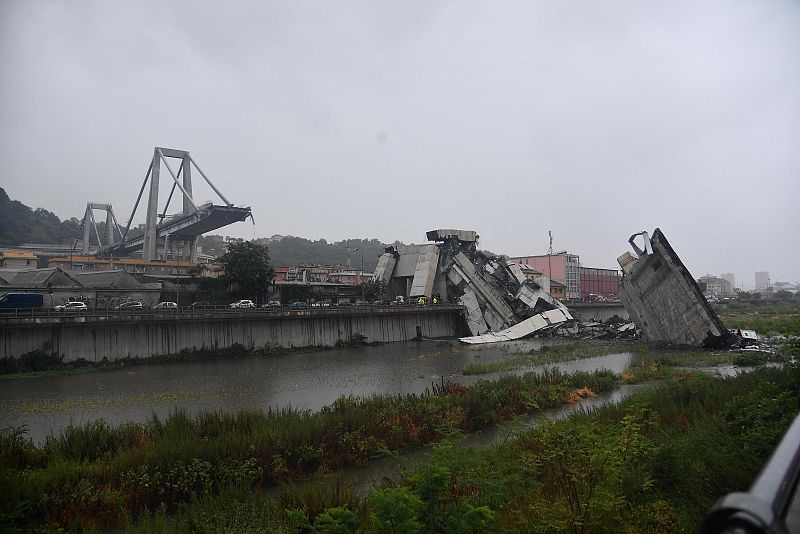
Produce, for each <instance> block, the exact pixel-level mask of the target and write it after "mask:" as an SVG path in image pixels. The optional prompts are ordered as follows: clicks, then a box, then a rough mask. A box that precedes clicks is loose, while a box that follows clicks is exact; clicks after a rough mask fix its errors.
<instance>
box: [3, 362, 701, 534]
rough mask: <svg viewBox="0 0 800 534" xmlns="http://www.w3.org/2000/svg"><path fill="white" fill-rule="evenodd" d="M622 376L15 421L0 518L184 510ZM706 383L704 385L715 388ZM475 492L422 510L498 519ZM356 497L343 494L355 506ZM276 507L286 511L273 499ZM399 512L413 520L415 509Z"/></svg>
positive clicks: (366, 521) (546, 375)
mask: <svg viewBox="0 0 800 534" xmlns="http://www.w3.org/2000/svg"><path fill="white" fill-rule="evenodd" d="M645 367H646V369H645V370H643V371H641V372H637V373H638V374H636V377H634V378H633V379H635V378H637V377H638V378H643V379H649V378H652V377H653V376H656V375H657V373H656V371H654V370H653V368H652V367H651V366H649V365H648V366H645ZM656 370H657V369H656ZM619 383H620V377H619V376H617V375H615V374H614V373H611V372H609V371H597V372H594V373H585V372H578V373H572V374H566V373H563V372H560V371H559V370H557V369H550V370H547V371H545V372H543V373H528V374H525V375H523V376H506V377H501V378H500V379H498V380H496V381H478V382H476V383H475V384H474V385H472V386H470V387H467V386H463V385H458V386H456V385H443V386H442V387H439V388H433V389H432V390H431V391H428V392H426V393H424V394H421V395H395V396H384V397H380V396H372V397H367V398H357V397H342V398H340V399H338V400H337V401H335V402H334V403H333V404H331V405H330V406H327V407H325V408H323V409H322V410H320V411H319V412H316V413H312V412H309V411H298V410H291V409H278V410H275V409H269V410H266V411H264V412H260V411H243V412H239V413H221V412H206V413H201V414H198V415H194V416H190V415H188V414H187V413H186V412H184V411H180V410H178V411H174V412H172V413H170V414H169V415H168V416H167V417H165V418H161V417H158V416H157V415H155V414H153V415H152V416H151V418H150V419H149V420H148V421H147V422H145V423H141V424H140V423H125V424H122V425H119V426H111V425H108V424H107V423H106V422H104V421H94V422H91V423H87V424H85V425H82V426H72V427H69V428H67V429H65V430H64V432H62V433H61V434H59V435H56V436H50V437H49V438H47V439H46V441H45V443H44V444H43V445H42V446H36V445H33V444H32V443H30V441H29V440H27V439H26V438H25V435H24V432H23V431H22V430H19V429H18V430H16V431H7V432H5V433H2V434H0V450H2V451H3V452H4V454H3V456H2V458H3V459H2V460H0V462H2V464H0V465H2V466H3V469H4V473H5V476H4V477H3V478H2V479H1V480H0V496H6V497H7V499H8V500H5V501H3V502H4V503H8V504H9V506H8V509H10V510H12V511H11V512H9V513H8V514H7V515H5V516H3V517H5V519H3V520H4V521H6V522H7V523H8V524H12V525H15V526H17V527H19V528H28V527H39V526H43V525H56V526H59V525H60V526H64V527H74V528H95V527H97V528H100V527H103V528H105V527H107V526H110V525H114V524H119V523H120V522H122V521H125V519H126V518H127V517H135V516H136V515H137V514H145V515H144V516H143V517H145V518H147V520H148V521H158V520H159V516H158V514H159V513H160V512H159V510H162V509H163V510H166V513H169V514H175V513H181V512H180V511H181V510H182V509H183V508H182V507H183V506H184V505H186V503H192V502H195V501H197V502H199V501H203V502H206V501H207V500H208V499H213V498H214V496H215V495H218V494H221V493H224V492H225V491H227V489H228V488H234V489H239V490H246V491H253V490H256V489H258V488H260V487H262V486H264V485H270V484H276V483H280V482H284V481H288V480H295V479H298V478H305V477H308V476H309V475H312V474H315V473H319V474H325V473H330V472H332V471H335V470H336V469H339V468H340V467H342V466H343V465H347V464H353V463H360V462H364V461H366V460H367V459H369V458H371V457H375V456H380V455H382V454H385V453H386V451H403V450H408V449H410V448H414V447H418V446H420V445H422V444H426V443H434V442H438V441H441V440H442V439H443V438H444V437H446V436H448V435H449V434H451V433H452V431H453V430H454V429H455V430H460V431H465V432H471V431H473V430H477V429H480V428H485V427H486V426H488V425H493V424H496V423H499V422H502V421H505V420H508V419H510V418H512V417H514V416H515V415H519V414H526V413H531V412H535V411H537V410H540V409H544V408H548V407H552V406H557V405H560V404H562V403H563V402H565V400H571V399H573V398H575V397H576V395H578V393H576V390H577V389H578V388H580V389H581V391H582V392H584V393H586V392H591V391H594V392H598V393H599V392H602V391H607V390H610V389H613V388H614V387H616V386H617V385H618V384H619ZM690 383H691V381H690ZM713 384H714V383H713V382H710V383H709V384H705V383H704V384H703V387H705V386H707V385H708V387H709V388H711V389H713ZM698 389H699V390H702V389H703V388H702V387H699V386H698ZM697 396H698V397H701V396H702V392H698V393H697ZM692 398H693V397H687V399H692ZM675 416H676V417H678V413H677V411H676V415H675ZM681 417H683V416H681ZM483 475H484V478H486V473H485V472H484V474H483ZM478 482H479V481H476V482H475V484H474V486H475V488H478V487H481V488H483V489H480V490H478V489H474V488H472V487H471V486H459V485H458V484H456V486H458V487H459V488H460V489H459V490H458V491H459V492H462V493H463V494H462V493H460V494H459V496H460V497H465V498H466V497H467V496H472V497H474V496H475V495H483V496H484V497H485V498H487V499H490V502H491V503H497V502H499V501H497V500H495V496H496V492H497V491H499V490H497V488H495V489H491V490H487V489H485V485H483V484H479V483H478ZM451 486H452V484H451ZM454 487H455V486H454ZM493 492H495V493H493ZM473 494H474V495H473ZM398 495H401V494H398ZM323 497H324V496H321V495H320V496H318V497H317V500H316V501H315V500H313V499H311V498H304V499H305V500H304V501H303V502H302V503H291V502H287V503H286V505H287V506H285V507H284V508H287V509H293V508H292V507H293V506H294V507H301V504H302V508H303V509H304V510H306V512H307V515H308V523H309V524H310V525H312V526H313V525H316V524H317V518H318V517H317V516H319V515H320V514H322V513H324V512H325V510H326V509H328V508H336V507H337V506H340V505H342V502H341V500H338V501H337V500H336V499H335V498H332V497H331V498H328V497H325V498H323ZM329 497H330V496H329ZM396 497H397V496H396ZM472 497H470V498H469V499H467V500H463V501H462V500H452V499H451V500H450V501H447V502H448V503H449V504H447V505H446V506H445V505H443V506H444V508H442V509H438V508H436V509H435V510H434V509H432V508H424V509H422V510H421V511H420V513H421V514H423V515H422V516H421V517H424V518H427V519H426V521H434V519H433V518H434V516H435V515H436V514H439V513H442V514H444V516H446V517H447V519H446V521H445V520H442V521H439V519H436V522H437V523H436V524H437V525H440V526H441V528H442V529H445V526H446V528H447V529H450V528H451V527H452V528H456V527H453V526H452V525H458V528H459V529H462V531H463V530H464V529H466V530H469V529H470V528H473V527H472V526H470V525H482V524H489V523H490V522H491V521H493V520H494V519H492V518H494V515H493V512H492V513H489V512H491V510H492V509H486V510H484V509H483V508H481V507H482V506H484V503H482V502H481V501H479V500H475V499H473V498H472ZM397 498H398V499H401V497H397ZM401 500H402V499H401ZM406 500H408V499H406ZM411 501H413V499H412V500H408V502H407V503H406V504H408V505H409V506H410V504H409V503H410V502H411ZM467 505H469V506H467ZM363 506H364V505H362V504H359V503H357V502H351V501H348V502H347V507H348V509H349V510H352V511H353V512H354V513H355V512H357V511H358V509H359V508H358V507H362V508H363ZM376 506H377V504H376ZM184 511H185V510H184ZM434 512H435V513H434ZM276 513H277V514H278V516H280V517H286V518H288V516H286V514H284V513H283V512H282V511H280V510H279V511H278V512H276ZM154 514H155V515H154ZM192 514H194V512H192ZM281 514H283V515H281ZM358 514H359V517H360V519H361V521H362V528H368V527H367V526H365V525H373V522H371V521H373V520H372V519H370V517H369V516H368V515H367V514H366V513H361V512H358ZM431 514H433V515H431ZM329 515H330V514H329ZM346 515H347V514H338V515H337V514H333V515H330V518H327V519H324V520H320V521H324V522H326V523H325V524H326V525H328V526H326V527H325V528H334V527H333V526H331V525H334V524H335V521H334V520H338V519H336V518H339V519H342V518H343V517H344V516H346ZM191 517H196V516H195V515H192V516H191ZM76 518H80V520H76ZM295 519H298V517H295ZM406 519H408V520H409V521H411V523H413V521H412V519H413V517H412V516H409V517H408V518H406ZM298 520H299V519H298ZM384 520H385V521H395V519H391V518H383V519H381V518H380V517H378V519H375V521H378V523H375V524H381V525H383V524H384V523H382V521H384ZM75 521H78V523H75ZM287 521H288V519H287ZM331 521H333V523H331ZM398 521H399V519H398ZM403 521H405V519H404V520H403ZM401 523H402V521H401ZM411 523H409V524H411ZM398 524H399V523H398ZM314 528H316V527H314ZM369 528H372V527H369ZM376 528H377V527H376Z"/></svg>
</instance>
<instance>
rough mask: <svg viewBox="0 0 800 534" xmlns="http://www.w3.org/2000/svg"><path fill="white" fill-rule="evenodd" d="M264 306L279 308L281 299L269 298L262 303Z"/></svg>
mask: <svg viewBox="0 0 800 534" xmlns="http://www.w3.org/2000/svg"><path fill="white" fill-rule="evenodd" d="M263 307H264V308H281V307H282V306H281V301H279V300H271V301H269V302H267V303H266V304H264V306H263Z"/></svg>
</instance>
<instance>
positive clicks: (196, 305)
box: [191, 300, 214, 310]
mask: <svg viewBox="0 0 800 534" xmlns="http://www.w3.org/2000/svg"><path fill="white" fill-rule="evenodd" d="M191 307H192V308H194V309H195V310H202V309H205V308H213V307H214V306H213V305H211V303H209V302H208V301H207V300H201V301H200V302H192V304H191Z"/></svg>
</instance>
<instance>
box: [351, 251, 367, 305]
mask: <svg viewBox="0 0 800 534" xmlns="http://www.w3.org/2000/svg"><path fill="white" fill-rule="evenodd" d="M358 250H361V274H360V275H359V277H358V281H359V285H360V286H361V300H364V299H365V298H366V297H365V296H364V249H363V248H362V249H359V248H358V247H356V248H354V249H353V252H356V251H358Z"/></svg>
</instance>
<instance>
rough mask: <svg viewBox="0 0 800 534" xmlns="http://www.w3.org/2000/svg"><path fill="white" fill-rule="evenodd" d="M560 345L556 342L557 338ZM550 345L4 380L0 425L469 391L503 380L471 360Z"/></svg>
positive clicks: (321, 354) (399, 349)
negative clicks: (478, 370)
mask: <svg viewBox="0 0 800 534" xmlns="http://www.w3.org/2000/svg"><path fill="white" fill-rule="evenodd" d="M555 342H557V341H555ZM555 342H554V341H552V340H547V341H542V340H524V341H515V342H507V343H498V344H492V345H485V346H480V347H475V346H465V345H460V344H457V342H446V341H444V342H443V341H412V342H403V343H392V344H387V345H378V346H367V347H359V348H343V349H336V350H318V351H310V352H304V353H292V354H283V355H277V356H269V357H258V358H256V357H252V358H251V357H248V358H238V359H226V360H213V361H192V362H175V363H151V364H144V365H136V366H132V367H130V368H122V369H118V370H114V371H104V372H93V373H86V374H77V375H69V376H49V377H35V378H13V379H4V380H0V428H3V427H9V426H20V425H25V426H27V428H28V432H29V435H30V436H31V438H33V440H34V441H36V442H41V441H42V440H43V439H44V437H45V436H47V435H48V434H50V433H58V432H60V431H61V430H62V429H63V428H64V427H66V426H67V425H69V424H83V423H85V422H87V421H92V420H95V419H99V418H102V419H105V420H106V421H108V422H109V423H111V424H119V423H122V422H125V421H138V422H142V421H145V420H147V419H148V418H149V417H150V416H151V415H152V414H153V413H155V414H158V415H159V416H160V417H163V416H167V415H168V414H169V413H170V411H172V410H175V409H176V408H178V409H183V410H185V411H186V412H188V413H190V414H193V413H197V412H199V411H204V410H221V411H238V410H243V409H267V408H269V407H273V408H275V407H287V406H291V407H293V408H298V409H308V410H318V409H320V408H321V407H323V406H326V405H328V404H330V403H332V402H333V401H334V400H336V399H337V398H338V397H340V396H342V395H359V396H368V395H387V394H404V393H421V392H424V391H425V389H426V388H429V387H430V386H431V384H432V383H436V384H439V383H441V381H442V380H443V379H444V380H445V381H447V380H450V381H455V382H460V383H464V384H469V383H472V382H474V381H476V380H479V379H492V378H495V377H496V376H497V375H498V374H497V373H492V374H486V375H478V376H464V375H463V374H462V373H461V371H462V369H463V368H464V367H465V366H466V365H468V364H470V363H473V362H492V361H496V360H501V359H504V358H508V357H510V356H511V355H513V354H514V353H519V352H525V351H528V350H530V349H532V348H537V349H538V348H540V347H541V346H542V345H543V344H552V343H555ZM635 359H636V356H635V355H634V354H632V353H621V354H610V355H607V356H599V357H594V358H587V359H582V360H575V361H570V362H563V363H556V364H548V365H542V366H533V367H527V368H525V369H522V370H519V371H515V372H517V373H522V372H526V371H529V370H536V369H542V368H544V367H558V368H560V369H562V370H564V371H566V372H572V371H576V370H586V371H593V370H595V369H600V368H605V369H610V370H613V371H615V372H620V371H622V370H624V369H625V368H627V367H628V366H629V365H630V364H631V363H632V362H633V361H634V360H635Z"/></svg>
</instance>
